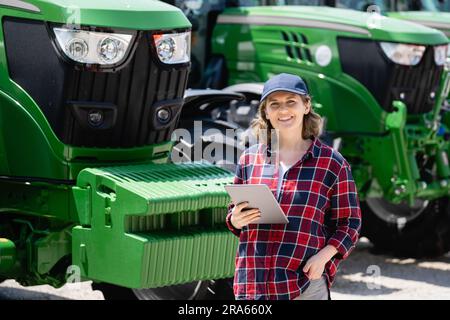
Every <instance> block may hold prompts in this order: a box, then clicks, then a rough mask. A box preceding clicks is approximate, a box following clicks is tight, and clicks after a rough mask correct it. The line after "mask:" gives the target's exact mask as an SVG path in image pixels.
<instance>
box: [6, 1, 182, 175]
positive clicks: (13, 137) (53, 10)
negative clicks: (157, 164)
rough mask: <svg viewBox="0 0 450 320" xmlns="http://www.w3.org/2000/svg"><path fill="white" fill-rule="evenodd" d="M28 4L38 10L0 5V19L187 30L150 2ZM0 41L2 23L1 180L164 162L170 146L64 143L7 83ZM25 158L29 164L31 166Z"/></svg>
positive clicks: (168, 9)
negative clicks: (88, 145)
mask: <svg viewBox="0 0 450 320" xmlns="http://www.w3.org/2000/svg"><path fill="white" fill-rule="evenodd" d="M28 3H30V4H33V5H35V6H36V7H37V8H39V10H40V12H30V11H26V10H19V9H12V8H9V7H7V6H0V19H1V20H3V18H4V17H7V16H12V17H20V18H25V19H32V20H33V19H35V20H43V21H51V22H58V23H72V24H80V25H90V26H109V27H117V28H127V29H130V30H165V29H178V28H188V27H189V26H190V23H189V21H188V20H187V19H186V17H185V16H184V15H183V14H182V13H181V12H180V10H179V9H177V8H175V7H172V6H170V5H167V4H165V3H162V2H160V1H153V0H148V1H145V0H133V1H127V2H124V1H114V2H111V3H106V2H103V1H86V0H83V1H77V3H76V5H73V4H72V2H71V1H64V0H59V1H28ZM77 10H79V12H78V11H77ZM3 37H4V33H3V25H2V24H0V105H1V106H2V108H1V109H0V125H1V128H2V135H1V137H0V176H14V177H18V176H19V177H20V176H23V177H36V178H42V179H54V180H75V179H76V177H77V175H78V173H79V171H80V170H82V169H83V168H86V167H95V166H104V165H111V164H112V163H118V164H120V163H145V162H150V161H152V160H154V159H155V158H165V159H167V157H168V154H169V150H170V149H171V143H170V142H169V143H164V144H162V145H156V146H155V145H151V146H145V147H140V148H128V149H112V150H111V149H99V148H81V147H73V146H70V145H65V144H63V143H62V142H61V141H60V140H59V139H58V138H57V136H56V135H55V133H54V132H53V131H52V129H51V127H50V125H49V123H48V121H47V119H46V118H45V116H44V114H43V113H42V111H41V109H40V108H39V106H38V105H37V104H36V102H35V101H34V100H33V99H32V98H31V96H30V95H29V94H28V93H27V92H26V91H25V90H23V89H22V88H21V87H20V86H19V85H17V84H16V83H15V82H14V81H12V80H11V79H10V77H9V73H8V69H7V60H6V59H7V58H6V51H5V50H4V39H3ZM18 128H20V130H18ZM24 146H26V147H24ZM6 151H7V152H6ZM30 159H33V161H32V162H30Z"/></svg>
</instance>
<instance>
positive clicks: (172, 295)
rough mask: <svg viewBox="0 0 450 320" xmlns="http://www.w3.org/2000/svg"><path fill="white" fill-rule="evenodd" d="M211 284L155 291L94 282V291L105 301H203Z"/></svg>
mask: <svg viewBox="0 0 450 320" xmlns="http://www.w3.org/2000/svg"><path fill="white" fill-rule="evenodd" d="M210 284H211V281H209V280H206V281H194V282H191V283H186V284H180V285H174V286H167V287H161V288H154V289H128V288H124V287H120V286H116V285H112V284H107V283H95V282H94V283H92V289H93V290H100V291H101V292H102V293H103V296H104V297H105V300H203V299H205V298H206V296H207V292H208V291H207V290H208V287H209V286H210Z"/></svg>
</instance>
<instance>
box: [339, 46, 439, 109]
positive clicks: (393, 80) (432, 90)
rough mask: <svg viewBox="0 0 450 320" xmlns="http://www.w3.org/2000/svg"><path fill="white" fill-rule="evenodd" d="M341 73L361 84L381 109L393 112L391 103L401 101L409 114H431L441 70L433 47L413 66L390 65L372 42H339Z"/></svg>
mask: <svg viewBox="0 0 450 320" xmlns="http://www.w3.org/2000/svg"><path fill="white" fill-rule="evenodd" d="M338 48H339V55H340V61H341V66H342V70H343V72H345V73H347V74H349V75H350V76H352V77H354V78H355V79H357V80H358V81H359V82H361V83H362V84H363V85H364V86H365V87H366V88H367V89H368V90H369V91H370V92H371V93H372V94H373V96H374V97H375V99H376V100H377V101H378V103H379V104H380V106H381V107H382V108H383V109H384V110H386V111H388V112H392V111H393V108H392V101H394V100H400V101H403V102H404V103H405V104H406V106H407V108H408V113H409V114H422V113H427V112H430V111H431V110H432V109H433V106H434V104H435V99H436V98H437V93H438V92H437V91H438V89H439V80H440V77H441V75H442V72H443V66H437V65H436V63H435V62H434V52H433V47H432V46H427V48H426V50H425V52H424V56H423V57H422V60H421V61H420V63H419V64H418V65H416V66H402V65H398V64H395V63H393V62H391V61H390V60H389V59H388V58H387V57H386V56H385V55H384V53H383V52H382V49H381V48H380V46H379V44H378V43H377V42H375V41H371V40H363V39H350V38H338Z"/></svg>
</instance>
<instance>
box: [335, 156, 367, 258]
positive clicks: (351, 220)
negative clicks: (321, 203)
mask: <svg viewBox="0 0 450 320" xmlns="http://www.w3.org/2000/svg"><path fill="white" fill-rule="evenodd" d="M332 191H333V192H332V196H331V217H330V220H329V223H330V225H329V227H330V228H331V229H332V230H335V232H334V233H333V234H332V236H331V237H330V239H329V240H328V244H329V245H332V246H333V247H335V248H336V250H337V251H338V253H337V255H336V256H335V257H336V258H338V259H346V258H347V257H348V256H349V254H350V252H351V251H352V250H353V249H354V248H355V246H356V243H357V241H358V238H359V233H360V231H361V209H360V206H359V199H358V194H357V190H356V185H355V182H354V180H353V176H352V173H351V169H350V165H349V164H348V163H345V164H344V165H343V166H342V167H341V169H340V171H339V174H338V177H337V179H336V183H335V184H334V185H333V190H332Z"/></svg>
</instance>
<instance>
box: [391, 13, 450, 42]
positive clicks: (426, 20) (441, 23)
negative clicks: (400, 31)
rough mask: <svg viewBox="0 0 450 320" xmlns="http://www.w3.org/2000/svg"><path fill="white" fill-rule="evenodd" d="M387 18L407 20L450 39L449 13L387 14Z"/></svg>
mask: <svg viewBox="0 0 450 320" xmlns="http://www.w3.org/2000/svg"><path fill="white" fill-rule="evenodd" d="M386 14H387V16H388V17H391V18H396V19H402V20H408V21H412V22H416V23H420V24H423V25H425V26H427V27H430V28H435V29H439V30H441V31H442V32H444V33H445V35H446V36H447V37H449V38H450V12H426V11H404V12H387V13H386Z"/></svg>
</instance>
